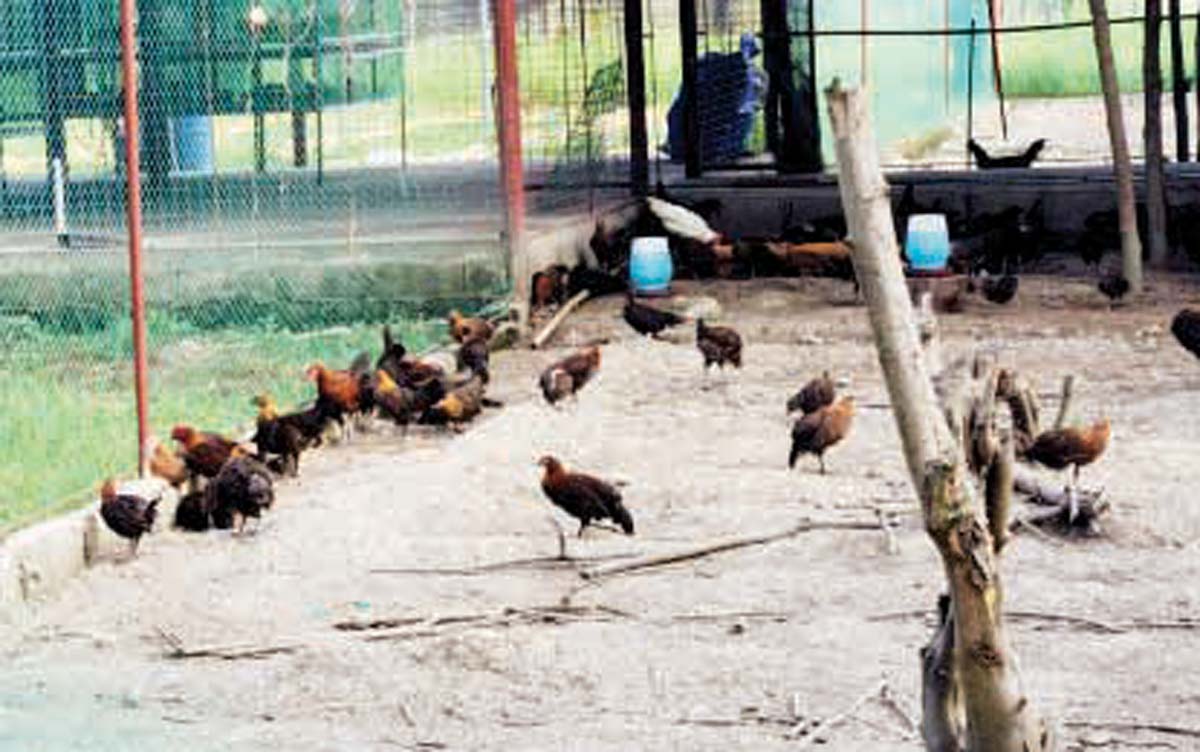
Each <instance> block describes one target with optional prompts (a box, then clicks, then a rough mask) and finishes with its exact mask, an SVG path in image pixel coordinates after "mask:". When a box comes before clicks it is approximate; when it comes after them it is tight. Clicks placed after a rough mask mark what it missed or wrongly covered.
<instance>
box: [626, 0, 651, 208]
mask: <svg viewBox="0 0 1200 752" xmlns="http://www.w3.org/2000/svg"><path fill="white" fill-rule="evenodd" d="M645 52H646V51H645V46H644V45H643V43H642V0H625V61H626V69H625V71H626V79H625V92H626V95H627V97H628V100H629V184H630V188H631V189H632V190H633V195H634V196H637V197H640V196H645V195H646V194H648V193H649V192H650V152H649V144H650V139H649V137H648V136H647V134H646V54H645Z"/></svg>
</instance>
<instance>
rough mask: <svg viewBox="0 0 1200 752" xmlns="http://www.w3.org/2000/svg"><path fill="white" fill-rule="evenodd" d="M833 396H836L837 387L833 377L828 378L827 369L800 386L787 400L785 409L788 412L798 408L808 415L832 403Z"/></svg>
mask: <svg viewBox="0 0 1200 752" xmlns="http://www.w3.org/2000/svg"><path fill="white" fill-rule="evenodd" d="M835 397H837V387H836V386H835V385H834V383H833V379H831V378H829V371H825V372H824V373H822V374H821V375H820V376H819V377H817V378H815V379H813V380H812V381H810V382H808V383H807V384H805V385H804V386H803V387H801V389H800V391H798V392H796V394H794V395H793V396H792V398H791V399H790V400H788V401H787V410H788V413H794V412H796V411H797V410H799V411H800V412H802V413H804V414H805V415H808V414H809V413H812V412H816V411H817V410H820V409H821V408H822V407H825V406H826V405H831V404H833V400H834V398H835Z"/></svg>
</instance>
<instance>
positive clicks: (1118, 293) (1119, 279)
mask: <svg viewBox="0 0 1200 752" xmlns="http://www.w3.org/2000/svg"><path fill="white" fill-rule="evenodd" d="M1096 287H1097V288H1098V289H1099V290H1100V292H1102V293H1104V297H1106V298H1108V299H1109V301H1110V302H1112V303H1119V302H1120V301H1121V298H1124V297H1125V296H1126V295H1128V294H1129V280H1127V279H1125V277H1123V276H1122V275H1120V274H1116V273H1113V274H1107V275H1105V276H1104V277H1103V278H1102V279H1101V280H1100V283H1099V284H1098V285H1096Z"/></svg>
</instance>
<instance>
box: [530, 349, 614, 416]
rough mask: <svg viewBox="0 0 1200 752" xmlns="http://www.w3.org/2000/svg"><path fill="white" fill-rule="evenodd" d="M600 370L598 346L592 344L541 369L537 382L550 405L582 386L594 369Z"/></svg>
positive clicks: (590, 377) (593, 374) (592, 374)
mask: <svg viewBox="0 0 1200 752" xmlns="http://www.w3.org/2000/svg"><path fill="white" fill-rule="evenodd" d="M598 370H600V348H599V347H598V346H595V345H593V346H592V347H589V348H587V349H586V350H580V351H579V352H577V353H575V354H574V355H569V356H567V357H566V358H563V359H562V360H560V361H558V362H557V363H552V364H551V365H550V366H548V367H547V368H546V370H544V371H542V375H541V377H540V378H539V379H538V383H539V384H540V385H541V387H542V394H543V395H544V396H545V397H546V401H547V402H549V403H550V404H551V405H553V404H555V403H556V402H558V401H560V400H562V399H564V398H566V397H569V396H571V395H574V394H575V393H576V392H578V391H579V390H580V389H582V388H583V387H584V385H585V384H587V383H588V382H589V381H591V379H592V377H593V376H595V375H596V371H598Z"/></svg>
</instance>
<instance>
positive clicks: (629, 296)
mask: <svg viewBox="0 0 1200 752" xmlns="http://www.w3.org/2000/svg"><path fill="white" fill-rule="evenodd" d="M621 315H622V316H624V317H625V323H627V324H629V325H630V326H631V327H633V329H634V331H636V332H637V333H638V334H641V335H649V336H651V337H657V336H658V335H659V333H661V332H662V331H663V330H664V329H669V328H671V327H673V326H679V325H680V324H682V323H683V317H682V316H679V315H676V314H674V313H671V312H670V311H660V310H658V309H657V308H651V307H650V306H648V305H645V304H643V303H639V302H637V301H636V300H634V299H633V293H632V292H628V293H626V297H625V309H624V310H623V311H622V312H621Z"/></svg>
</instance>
